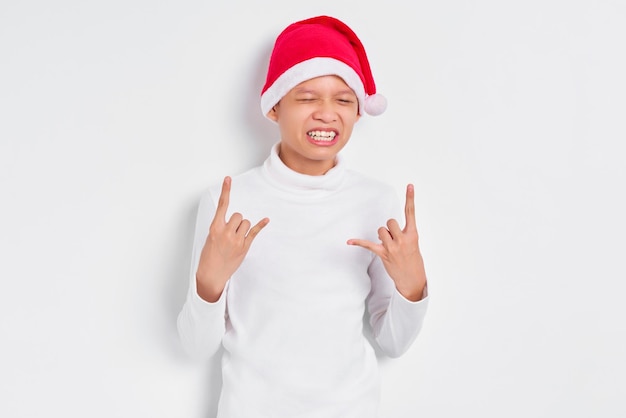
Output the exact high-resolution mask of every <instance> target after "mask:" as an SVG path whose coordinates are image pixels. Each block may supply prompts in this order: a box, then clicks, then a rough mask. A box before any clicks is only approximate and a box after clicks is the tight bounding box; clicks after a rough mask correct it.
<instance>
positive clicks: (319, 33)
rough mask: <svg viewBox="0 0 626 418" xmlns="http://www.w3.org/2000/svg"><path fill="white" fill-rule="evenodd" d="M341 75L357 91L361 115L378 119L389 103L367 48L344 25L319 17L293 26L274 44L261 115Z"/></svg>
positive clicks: (262, 97) (280, 35)
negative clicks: (316, 81) (310, 84)
mask: <svg viewBox="0 0 626 418" xmlns="http://www.w3.org/2000/svg"><path fill="white" fill-rule="evenodd" d="M324 75H337V76H339V77H341V78H342V79H343V80H344V81H345V82H346V84H347V85H348V86H349V87H350V88H351V89H352V90H354V92H355V94H356V96H357V99H358V101H359V113H360V114H363V112H365V113H367V114H369V115H372V116H378V115H380V114H382V113H383V112H384V111H385V109H386V108H387V99H386V98H385V97H384V96H382V95H381V94H380V93H376V84H375V83H374V78H373V76H372V71H371V69H370V64H369V61H368V59H367V55H366V53H365V48H364V47H363V44H362V43H361V41H360V40H359V38H358V37H357V36H356V34H355V33H354V32H353V31H352V29H350V28H349V27H348V26H347V25H346V24H345V23H343V22H342V21H340V20H338V19H336V18H333V17H329V16H317V17H313V18H310V19H305V20H302V21H299V22H296V23H292V24H291V25H289V26H287V28H285V30H283V31H282V32H281V33H280V34H279V35H278V37H277V38H276V42H275V43H274V49H273V50H272V55H271V57H270V63H269V68H268V71H267V78H266V81H265V86H264V87H263V90H262V91H261V111H262V112H263V114H264V115H265V116H267V114H268V113H269V111H270V110H271V109H272V107H274V105H275V104H276V103H278V102H279V101H280V99H282V98H283V96H285V94H287V93H288V92H289V90H291V89H292V88H294V87H295V86H297V85H298V84H300V83H302V82H303V81H306V80H310V79H312V78H315V77H320V76H324Z"/></svg>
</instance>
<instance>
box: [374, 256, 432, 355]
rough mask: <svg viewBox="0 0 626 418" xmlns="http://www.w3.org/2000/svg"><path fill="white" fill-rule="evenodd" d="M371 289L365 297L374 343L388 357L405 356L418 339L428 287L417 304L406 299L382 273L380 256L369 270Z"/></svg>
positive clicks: (389, 278) (426, 301)
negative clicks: (366, 297)
mask: <svg viewBox="0 0 626 418" xmlns="http://www.w3.org/2000/svg"><path fill="white" fill-rule="evenodd" d="M368 272H369V274H370V277H371V279H372V290H371V292H370V295H369V297H368V310H369V313H370V324H371V326H372V330H373V334H374V337H375V339H376V342H377V343H378V345H379V346H380V348H381V349H382V350H383V351H384V352H385V354H387V355H388V356H389V357H399V356H401V355H402V354H404V353H405V352H406V351H407V350H408V349H409V347H410V346H411V344H413V341H415V339H416V338H417V335H418V334H419V332H420V330H421V329H422V323H423V322H424V317H425V316H426V310H427V308H428V288H427V287H426V288H425V289H424V296H423V298H422V299H421V300H419V301H417V302H412V301H410V300H408V299H406V298H405V297H404V296H402V295H401V294H400V292H398V290H397V289H396V286H395V283H394V282H393V280H392V279H391V277H389V275H388V274H387V272H386V271H385V267H384V265H383V263H382V261H381V260H380V258H379V257H375V258H374V260H373V261H372V264H371V265H370V267H369V270H368Z"/></svg>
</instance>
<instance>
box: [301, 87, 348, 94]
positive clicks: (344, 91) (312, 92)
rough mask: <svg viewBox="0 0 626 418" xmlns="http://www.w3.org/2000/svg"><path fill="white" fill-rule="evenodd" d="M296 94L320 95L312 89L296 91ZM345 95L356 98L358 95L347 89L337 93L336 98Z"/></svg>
mask: <svg viewBox="0 0 626 418" xmlns="http://www.w3.org/2000/svg"><path fill="white" fill-rule="evenodd" d="M295 93H296V94H306V93H310V94H319V92H318V91H316V90H311V89H306V88H298V89H296V90H295ZM343 94H351V95H354V96H356V93H354V91H352V89H349V88H348V89H345V90H340V91H338V92H337V93H335V94H334V96H341V95H343Z"/></svg>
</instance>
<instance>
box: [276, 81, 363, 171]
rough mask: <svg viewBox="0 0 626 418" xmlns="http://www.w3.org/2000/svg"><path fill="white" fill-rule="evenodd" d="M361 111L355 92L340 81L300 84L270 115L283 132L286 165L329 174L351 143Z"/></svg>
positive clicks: (283, 150)
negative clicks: (348, 143)
mask: <svg viewBox="0 0 626 418" xmlns="http://www.w3.org/2000/svg"><path fill="white" fill-rule="evenodd" d="M358 110H359V104H358V100H357V97H356V95H355V94H354V91H352V89H351V88H350V87H348V85H347V84H346V83H345V82H344V81H343V79H341V78H340V77H337V76H334V75H329V76H322V77H316V78H312V79H310V80H307V81H304V82H302V83H300V84H298V85H297V86H296V87H294V88H293V89H291V90H290V91H289V93H287V94H286V95H285V96H284V97H283V98H282V99H281V100H280V102H279V103H278V104H277V105H276V106H274V107H273V108H272V110H270V112H269V113H268V117H269V118H270V119H272V120H274V121H275V122H277V123H278V127H279V129H280V135H281V141H280V149H279V155H280V158H281V160H282V161H283V163H285V165H286V166H287V167H289V168H291V169H292V170H294V171H297V172H299V173H303V174H309V175H322V174H324V173H326V172H327V171H328V170H330V169H331V168H332V167H333V166H334V165H335V157H336V155H337V153H338V152H339V151H340V150H341V149H342V148H343V147H344V146H345V145H346V143H347V142H348V140H349V139H350V135H351V134H352V128H353V127H354V124H355V123H356V122H357V121H358V120H359V114H358Z"/></svg>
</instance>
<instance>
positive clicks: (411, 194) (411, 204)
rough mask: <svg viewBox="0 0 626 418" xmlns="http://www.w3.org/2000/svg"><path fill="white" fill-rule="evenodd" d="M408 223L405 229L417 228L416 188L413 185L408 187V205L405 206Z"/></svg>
mask: <svg viewBox="0 0 626 418" xmlns="http://www.w3.org/2000/svg"><path fill="white" fill-rule="evenodd" d="M404 216H405V218H406V223H405V225H404V228H405V229H407V228H415V188H414V187H413V185H412V184H409V185H407V186H406V203H405V204H404Z"/></svg>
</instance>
